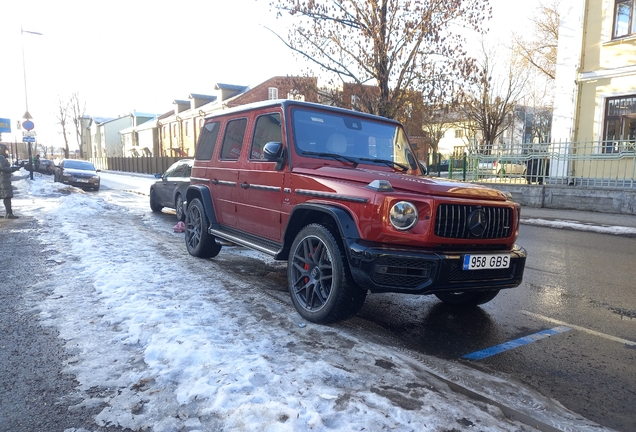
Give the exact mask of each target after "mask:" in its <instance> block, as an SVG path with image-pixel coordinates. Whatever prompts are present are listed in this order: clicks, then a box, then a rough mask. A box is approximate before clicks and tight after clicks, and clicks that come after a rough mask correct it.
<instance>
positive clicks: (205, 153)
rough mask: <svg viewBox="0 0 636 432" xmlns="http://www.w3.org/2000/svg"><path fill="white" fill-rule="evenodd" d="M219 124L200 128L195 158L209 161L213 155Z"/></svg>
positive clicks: (215, 123)
mask: <svg viewBox="0 0 636 432" xmlns="http://www.w3.org/2000/svg"><path fill="white" fill-rule="evenodd" d="M219 128H220V123H219V122H214V123H208V124H206V125H205V126H204V127H202V128H201V135H199V141H198V142H197V151H196V155H195V158H196V159H199V160H210V159H212V154H213V153H214V146H215V144H216V138H217V137H218V135H219Z"/></svg>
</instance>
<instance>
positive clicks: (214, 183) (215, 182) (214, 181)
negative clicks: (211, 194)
mask: <svg viewBox="0 0 636 432" xmlns="http://www.w3.org/2000/svg"><path fill="white" fill-rule="evenodd" d="M211 183H212V184H213V185H218V184H219V181H218V180H217V179H214V180H212V181H211Z"/></svg>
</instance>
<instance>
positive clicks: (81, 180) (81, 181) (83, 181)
mask: <svg viewBox="0 0 636 432" xmlns="http://www.w3.org/2000/svg"><path fill="white" fill-rule="evenodd" d="M77 182H78V183H88V180H86V179H77Z"/></svg>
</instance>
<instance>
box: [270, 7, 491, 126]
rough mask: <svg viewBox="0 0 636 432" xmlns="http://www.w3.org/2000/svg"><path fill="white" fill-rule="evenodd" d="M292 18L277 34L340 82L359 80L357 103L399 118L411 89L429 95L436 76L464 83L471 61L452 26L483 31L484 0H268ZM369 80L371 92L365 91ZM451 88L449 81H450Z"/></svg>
mask: <svg viewBox="0 0 636 432" xmlns="http://www.w3.org/2000/svg"><path fill="white" fill-rule="evenodd" d="M270 6H271V7H272V8H273V9H274V10H276V11H277V13H278V15H279V16H282V14H289V15H290V16H292V17H293V18H296V21H295V24H294V25H293V26H292V27H291V29H290V30H289V34H288V36H287V39H283V38H282V37H281V36H279V38H280V39H281V40H282V41H283V42H284V43H285V44H286V45H287V46H288V47H289V48H290V49H292V50H293V51H295V52H296V53H297V54H299V55H300V56H302V57H304V58H306V59H309V60H310V61H311V62H313V63H314V64H315V65H317V66H318V67H319V68H320V69H321V70H322V71H323V72H324V73H325V74H327V76H328V77H325V79H326V80H327V83H328V84H329V85H330V86H332V87H339V86H341V85H343V84H345V83H349V84H353V85H355V86H358V87H357V89H358V90H359V94H356V96H357V97H358V104H359V109H360V110H363V111H366V112H369V113H372V114H379V115H382V116H385V117H390V118H397V117H398V116H399V115H400V113H401V112H403V110H404V107H405V105H407V104H408V103H409V100H411V98H412V95H413V94H414V93H418V92H419V93H421V94H423V95H427V94H428V92H429V89H430V88H431V87H432V86H433V85H434V81H433V79H434V78H435V77H434V75H433V74H432V73H431V71H434V72H435V76H437V77H444V78H445V79H448V80H451V81H463V80H464V79H466V78H467V77H470V76H471V74H473V73H474V72H475V68H474V59H472V58H471V57H470V56H469V55H468V54H467V53H466V51H465V50H464V48H463V47H464V45H465V43H464V42H465V41H464V38H463V37H462V36H461V35H460V34H459V33H454V32H453V30H454V27H453V26H463V27H467V28H471V29H473V30H476V31H478V32H479V31H481V25H482V23H483V22H484V20H487V19H489V18H490V15H491V8H490V6H489V4H488V2H487V1H486V0H451V1H448V0H422V1H416V2H413V1H409V0H310V1H303V0H272V1H271V3H270ZM367 86H373V87H375V88H376V90H375V91H363V90H365V89H366V88H367ZM448 88H451V87H448Z"/></svg>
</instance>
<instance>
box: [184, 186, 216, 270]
mask: <svg viewBox="0 0 636 432" xmlns="http://www.w3.org/2000/svg"><path fill="white" fill-rule="evenodd" d="M208 227H209V223H208V217H207V216H206V214H205V208H204V207H203V203H202V202H201V200H200V199H198V198H195V199H193V200H192V202H190V204H189V205H188V212H187V214H186V219H185V243H186V248H187V249H188V253H189V254H190V255H192V256H195V257H199V258H212V257H215V256H217V255H218V254H219V252H221V245H220V244H218V243H217V242H216V240H215V237H214V236H213V235H210V234H209V233H208Z"/></svg>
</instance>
